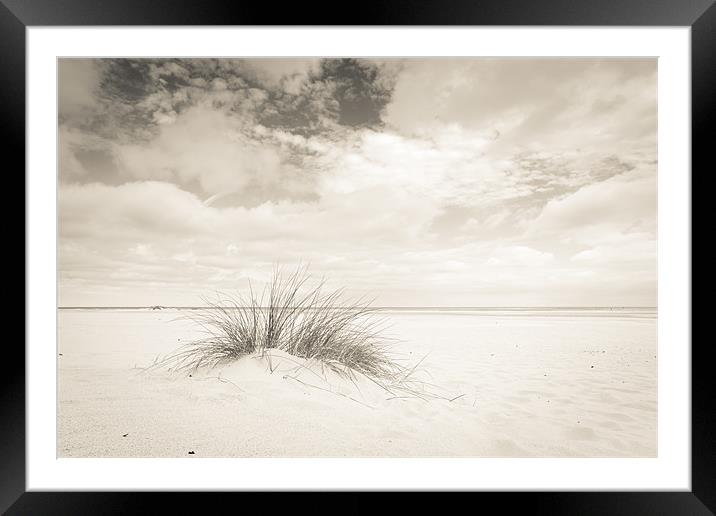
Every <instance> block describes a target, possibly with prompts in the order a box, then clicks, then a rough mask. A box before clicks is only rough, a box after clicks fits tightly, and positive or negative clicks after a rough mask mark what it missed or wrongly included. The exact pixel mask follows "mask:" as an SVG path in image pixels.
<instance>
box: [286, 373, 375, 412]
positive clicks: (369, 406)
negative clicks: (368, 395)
mask: <svg viewBox="0 0 716 516" xmlns="http://www.w3.org/2000/svg"><path fill="white" fill-rule="evenodd" d="M284 378H290V379H291V380H296V381H297V382H298V383H301V384H303V385H305V386H306V387H313V388H314V389H318V390H321V391H326V392H330V393H331V394H337V395H338V396H343V397H344V398H348V399H349V400H352V401H355V402H356V403H360V404H361V405H363V406H364V407H368V408H369V409H373V410H375V407H373V406H371V405H368V404H367V403H363V402H362V401H360V400H357V399H355V398H353V397H352V396H348V395H347V394H343V393H342V392H336V391H332V390H330V389H324V388H323V387H319V386H317V385H313V384H310V383H306V382H304V381H303V380H299V379H298V378H296V377H294V376H289V375H285V376H284Z"/></svg>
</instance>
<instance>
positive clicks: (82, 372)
mask: <svg viewBox="0 0 716 516" xmlns="http://www.w3.org/2000/svg"><path fill="white" fill-rule="evenodd" d="M178 315H180V312H177V311H174V310H162V311H105V310H102V311H82V310H62V311H60V316H59V321H60V322H59V349H58V352H59V353H61V356H58V367H59V406H58V456H60V457H186V456H193V457H316V456H324V457H622V456H629V457H653V456H656V453H657V449H656V443H657V434H656V429H657V379H656V371H657V368H656V367H657V343H656V334H657V324H656V322H657V320H656V315H655V312H653V311H651V312H649V311H635V312H633V311H617V312H614V313H608V312H604V311H599V312H594V313H590V312H578V313H575V312H573V311H565V312H564V313H560V312H554V311H553V312H549V313H541V312H536V313H526V312H504V313H503V312H492V313H479V314H477V313H472V312H456V313H445V312H435V313H415V312H410V311H404V312H400V311H396V312H391V313H387V314H386V317H387V318H388V319H389V322H390V325H391V327H390V329H389V331H388V333H389V334H390V335H391V336H393V337H395V338H397V339H399V342H398V343H397V344H396V352H397V353H399V354H400V355H401V357H402V359H403V360H404V361H405V363H406V364H414V363H416V362H417V361H419V360H420V359H421V358H424V360H423V362H422V363H421V366H420V369H421V371H420V373H419V375H420V376H419V378H421V379H422V380H423V381H424V382H426V384H429V385H427V386H426V388H427V389H429V390H430V392H432V393H434V394H439V395H440V396H441V397H442V398H441V399H429V400H424V399H418V398H407V397H404V396H401V395H399V393H389V392H386V391H385V390H383V389H381V388H380V387H378V386H376V385H375V384H373V383H372V382H370V381H368V380H367V379H359V380H358V381H356V382H351V381H349V380H346V379H344V378H341V377H339V376H337V375H335V374H332V373H330V372H329V373H326V372H325V371H321V368H320V366H318V365H317V364H306V363H305V362H304V361H302V360H300V359H295V357H291V356H289V355H286V354H285V353H281V352H276V351H274V352H273V353H272V354H271V355H272V356H271V357H270V358H269V357H257V356H253V357H252V356H249V357H245V358H244V359H242V360H240V361H238V362H236V363H234V364H230V365H227V366H225V367H221V368H217V369H215V370H213V371H208V372H207V371H203V372H200V373H199V374H193V375H192V376H191V377H189V376H187V375H183V376H176V375H171V374H169V373H168V372H166V371H153V372H151V373H146V372H143V371H142V368H143V367H146V366H147V365H149V364H151V363H152V361H153V360H154V358H155V357H156V356H157V355H159V354H163V353H167V352H169V351H172V350H173V349H175V348H176V347H177V346H179V345H181V344H182V343H184V342H187V341H189V340H190V339H192V338H193V337H195V336H196V335H197V330H198V329H197V328H196V327H195V326H193V325H192V323H191V322H189V321H187V320H175V319H176V317H177V316H178ZM396 394H397V395H396ZM451 400H452V401H451ZM190 452H193V453H190Z"/></svg>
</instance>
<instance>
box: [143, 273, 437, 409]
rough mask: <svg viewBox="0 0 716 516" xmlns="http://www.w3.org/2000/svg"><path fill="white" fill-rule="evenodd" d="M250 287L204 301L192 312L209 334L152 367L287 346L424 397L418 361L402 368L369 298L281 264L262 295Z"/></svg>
mask: <svg viewBox="0 0 716 516" xmlns="http://www.w3.org/2000/svg"><path fill="white" fill-rule="evenodd" d="M249 290H250V292H249V294H248V295H245V296H232V295H227V294H221V295H218V296H217V298H216V299H215V300H208V299H205V300H204V301H205V303H206V306H205V307H203V308H200V309H198V310H196V311H192V312H191V313H189V314H188V315H187V316H186V317H187V318H189V319H191V320H193V321H194V322H195V323H197V324H198V325H199V326H200V327H201V328H202V330H203V333H204V335H205V336H204V337H203V338H200V339H197V340H195V341H193V342H190V343H188V344H186V345H184V346H182V347H181V348H179V349H178V350H177V351H175V352H174V353H171V354H170V355H168V356H166V357H164V358H163V359H162V360H160V361H158V362H156V363H155V364H154V366H153V367H162V368H166V367H168V368H170V369H171V370H173V371H178V372H187V373H189V372H193V371H196V370H198V369H200V368H208V369H211V368H214V367H217V366H219V365H222V364H226V363H230V362H233V361H235V360H238V359H240V358H241V357H244V356H247V355H256V354H259V355H265V354H267V352H268V351H269V350H281V351H284V352H286V353H289V354H290V355H293V356H294V357H298V358H303V359H306V360H307V361H315V362H317V363H319V364H320V365H321V366H322V367H326V368H328V369H330V370H332V371H334V372H336V373H338V374H339V375H341V376H344V377H347V378H350V379H352V380H354V379H355V378H356V376H357V375H363V376H365V377H367V378H368V379H370V380H372V381H373V382H375V383H377V384H378V385H380V386H381V387H383V388H385V389H386V390H388V391H389V392H391V393H394V394H395V393H396V392H398V393H410V394H411V395H419V396H420V397H424V396H426V394H425V389H424V385H423V384H422V382H417V381H416V380H415V379H414V378H413V373H414V372H415V370H416V368H417V364H416V365H415V366H413V367H412V368H409V367H406V366H403V365H402V364H400V363H399V361H398V359H397V358H396V357H395V356H394V355H393V354H391V353H390V350H389V347H390V345H391V340H390V339H387V338H385V337H384V336H382V331H383V330H384V324H383V320H382V318H381V317H380V316H379V310H378V309H376V308H373V307H371V305H370V302H367V301H366V300H365V299H360V300H358V301H354V302H348V301H347V300H346V299H345V296H344V290H343V289H338V290H332V291H326V289H325V280H321V281H319V282H317V283H316V284H314V285H313V286H311V277H310V276H309V275H308V274H307V271H306V269H305V268H299V269H297V270H296V271H295V272H293V273H292V274H289V275H283V274H282V273H281V271H280V269H276V270H275V271H274V274H273V277H272V279H271V281H270V282H269V284H268V285H267V286H266V287H265V288H264V289H263V290H262V291H261V293H260V294H257V293H256V292H255V291H254V290H253V288H252V287H251V286H250V287H249ZM419 393H422V394H419ZM396 396H397V394H396Z"/></svg>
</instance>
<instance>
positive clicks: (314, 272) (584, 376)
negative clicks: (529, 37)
mask: <svg viewBox="0 0 716 516" xmlns="http://www.w3.org/2000/svg"><path fill="white" fill-rule="evenodd" d="M657 71H658V62H657V59H655V58H627V57H624V58H593V57H590V58H574V57H569V58H537V57H509V58H506V57H503V58H498V57H459V58H458V57H429V58H415V57H411V58H403V57H389V58H388V57H380V58H371V57H343V58H336V57H331V58H323V57H301V58H276V57H266V58H254V57H251V58H239V57H216V58H212V57H205V58H185V57H176V58H166V57H163V58H100V57H93V58H60V59H58V61H57V72H58V73H57V95H58V97H57V98H58V113H57V131H58V148H59V155H58V157H57V162H58V171H57V174H58V176H57V201H58V203H57V204H58V210H57V242H58V247H57V264H58V271H57V272H58V276H57V277H58V285H57V345H56V349H55V350H54V352H55V353H56V361H57V447H56V453H57V457H58V458H502V457H505V458H507V457H512V458H515V457H517V458H610V457H627V458H653V457H658V449H657V442H658V439H657V437H658V435H657V426H658V425H657V419H658V418H657V415H658V406H657V393H658V389H657V386H658V378H657V369H658V367H657V366H658V341H657V333H658V306H657V293H658V284H657V271H658V269H657V229H658V228H657V184H658V175H657V169H658V163H657V115H658V110H657ZM48 352H50V353H51V352H52V350H51V349H50V350H49V351H48Z"/></svg>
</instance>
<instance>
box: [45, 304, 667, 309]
mask: <svg viewBox="0 0 716 516" xmlns="http://www.w3.org/2000/svg"><path fill="white" fill-rule="evenodd" d="M87 308H94V309H137V308H149V309H151V308H162V309H164V308H206V309H210V310H211V309H216V310H218V309H221V308H237V307H236V306H224V305H222V306H194V305H138V306H58V307H57V309H58V310H79V309H87ZM257 308H269V307H268V306H260V307H257ZM336 308H354V307H352V306H350V305H347V306H338V307H336ZM368 308H375V309H390V308H393V309H395V308H402V309H405V308H409V309H430V308H442V309H447V308H450V309H476V308H478V309H487V308H490V309H515V308H523V309H524V308H531V309H536V308H549V309H558V308H571V309H574V308H581V309H590V308H592V309H597V308H598V309H604V308H610V309H613V308H653V309H656V308H658V306H648V305H594V306H590V305H569V306H568V305H505V306H487V305H479V306H477V305H476V306H438V305H424V306H407V305H395V306H387V305H382V306H370V307H368Z"/></svg>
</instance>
